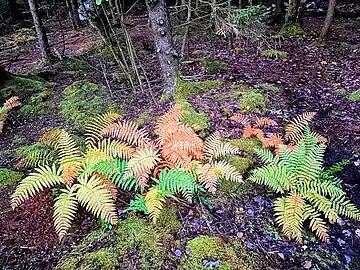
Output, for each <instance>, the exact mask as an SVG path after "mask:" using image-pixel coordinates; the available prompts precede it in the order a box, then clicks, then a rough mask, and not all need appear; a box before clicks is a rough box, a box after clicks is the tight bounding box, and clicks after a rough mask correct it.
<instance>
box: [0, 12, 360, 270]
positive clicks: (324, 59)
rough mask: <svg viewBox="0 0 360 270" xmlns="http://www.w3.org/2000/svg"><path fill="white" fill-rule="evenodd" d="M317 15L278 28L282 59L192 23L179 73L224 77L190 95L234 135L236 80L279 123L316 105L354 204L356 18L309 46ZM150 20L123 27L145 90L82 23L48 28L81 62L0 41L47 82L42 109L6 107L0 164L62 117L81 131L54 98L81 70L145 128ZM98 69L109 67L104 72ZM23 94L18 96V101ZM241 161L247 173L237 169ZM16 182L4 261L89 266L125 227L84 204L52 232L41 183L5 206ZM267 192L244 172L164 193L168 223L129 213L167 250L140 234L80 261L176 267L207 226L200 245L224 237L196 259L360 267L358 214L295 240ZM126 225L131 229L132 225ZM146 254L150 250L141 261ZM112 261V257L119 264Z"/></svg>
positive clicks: (30, 44) (331, 157)
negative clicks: (283, 34)
mask: <svg viewBox="0 0 360 270" xmlns="http://www.w3.org/2000/svg"><path fill="white" fill-rule="evenodd" d="M135 19H136V18H135ZM135 19H134V20H135ZM137 19H139V18H137ZM141 19H143V18H140V19H139V20H141ZM322 21H323V18H311V17H310V18H306V19H305V23H304V30H305V32H306V36H298V37H287V38H285V39H283V40H282V41H281V43H279V44H278V46H280V47H279V48H278V49H279V50H282V51H285V52H287V53H288V57H286V58H285V59H280V60H276V59H266V58H262V57H259V51H258V49H257V48H256V46H254V45H252V44H247V43H245V42H240V41H237V42H235V44H234V45H235V47H236V48H241V51H240V50H236V49H233V48H231V47H230V45H229V43H228V42H227V41H225V40H223V39H221V38H216V37H213V36H210V35H208V34H206V33H203V34H199V33H197V34H196V35H192V36H190V42H189V53H188V57H187V59H185V60H186V61H184V62H183V65H182V75H183V78H184V79H186V80H196V81H198V80H200V81H201V80H219V81H221V82H223V84H222V86H221V87H216V89H211V90H209V91H205V92H203V93H199V94H196V95H193V96H190V97H189V101H190V103H191V104H192V105H193V107H194V108H196V110H198V111H201V112H204V113H205V114H207V115H208V116H209V118H210V125H209V127H208V128H207V130H206V132H213V131H216V130H217V131H219V132H220V133H221V135H222V136H223V137H224V138H228V139H236V138H241V135H242V134H241V127H240V126H237V125H236V124H235V123H234V122H232V121H230V119H229V118H230V116H231V115H232V114H233V113H236V112H239V108H238V104H239V102H241V98H242V95H241V94H237V92H236V90H238V89H240V90H241V91H243V89H244V87H246V88H250V89H252V90H251V91H255V92H257V93H260V94H261V95H262V96H263V97H265V101H266V104H265V108H261V109H262V112H261V115H263V116H268V117H270V118H272V119H274V120H276V121H278V123H281V124H285V123H288V122H289V120H291V119H292V118H293V117H294V116H296V115H298V114H300V113H303V112H309V111H315V112H317V116H316V120H315V121H314V123H313V125H312V126H313V128H314V129H315V130H316V131H317V132H319V133H321V134H322V135H324V136H325V137H326V138H328V139H329V140H330V143H329V146H328V148H327V152H326V156H325V160H326V165H329V164H333V163H334V162H338V161H341V160H342V159H350V164H349V165H347V166H346V168H345V170H344V171H343V172H342V173H341V174H340V175H339V176H340V177H341V178H342V179H343V180H344V183H345V184H344V187H345V189H346V190H347V191H348V192H349V195H350V198H351V199H352V201H354V202H355V203H356V204H357V205H358V206H359V207H360V195H359V194H360V186H359V184H360V160H359V159H360V148H359V145H360V102H359V101H355V100H352V99H351V98H349V97H350V95H351V93H353V92H354V91H356V90H358V89H360V69H359V63H360V32H359V31H358V29H359V28H360V20H356V19H351V18H349V19H348V18H335V19H334V22H333V26H332V32H331V35H330V38H329V40H330V42H329V44H328V45H326V46H315V45H313V41H315V37H316V36H317V33H318V30H319V29H320V27H321V23H322ZM147 27H148V26H147V25H146V24H143V25H141V26H140V27H139V26H137V27H135V26H134V29H133V31H131V34H132V37H133V39H134V42H135V45H136V48H137V49H139V57H140V59H141V63H142V64H143V65H144V68H145V70H146V71H148V74H150V75H149V80H150V81H151V82H152V85H154V87H153V90H152V94H151V95H150V93H148V92H147V93H145V92H144V93H133V92H131V90H130V89H129V88H127V87H126V85H125V84H124V83H122V82H121V80H120V79H119V73H118V71H117V66H116V64H115V63H114V61H113V60H112V59H111V56H109V53H108V52H107V51H106V49H104V47H103V46H102V45H101V40H100V39H99V37H98V36H97V35H95V34H94V33H93V32H92V31H91V30H90V29H89V28H84V29H83V30H81V31H79V32H74V31H72V30H69V29H66V30H64V35H59V32H58V31H57V30H56V31H51V28H50V29H49V30H50V43H51V44H52V45H53V46H55V47H56V48H57V50H58V51H62V50H63V43H62V41H63V40H64V41H65V50H64V52H65V54H67V55H69V56H77V57H78V58H76V59H80V61H81V65H78V61H75V62H76V63H77V64H72V63H70V64H67V65H62V64H57V65H56V66H54V67H51V68H48V69H46V70H39V69H38V67H37V61H38V53H37V50H36V44H35V42H34V41H33V40H32V39H30V40H29V41H26V42H24V43H23V44H21V45H19V46H18V47H16V48H14V49H13V50H11V51H4V52H2V53H0V58H1V57H4V58H5V57H17V58H18V59H19V61H18V62H16V64H13V65H12V66H11V67H9V68H8V69H9V71H11V72H13V73H16V74H23V75H24V74H27V73H32V74H34V73H36V74H37V76H38V77H40V78H41V79H42V80H44V81H45V82H46V83H48V84H49V85H50V86H51V89H52V90H51V91H52V92H51V97H50V99H51V103H52V106H50V107H49V110H47V111H45V112H44V113H42V114H39V115H32V114H30V115H28V116H26V117H23V116H21V115H19V114H18V112H14V113H11V115H10V117H9V121H8V122H7V125H6V127H5V129H4V133H3V134H2V135H1V136H2V137H1V141H0V167H2V168H10V169H15V170H18V169H17V168H15V164H16V162H17V156H16V151H17V150H18V149H19V148H20V147H23V146H24V145H28V144H32V143H33V142H35V141H36V140H37V138H39V137H40V136H41V135H42V134H43V133H44V132H45V131H46V130H47V129H49V128H54V127H59V126H60V127H63V128H66V129H69V130H73V131H74V132H75V133H76V132H77V131H76V130H75V129H74V128H73V126H72V123H71V121H68V120H67V119H64V117H62V115H61V113H60V103H61V101H62V100H63V99H64V93H63V91H64V89H65V88H66V87H67V86H69V85H70V84H71V83H73V82H75V81H78V80H89V81H91V82H94V83H96V84H99V85H103V86H105V87H107V88H108V90H109V87H110V89H111V93H112V94H113V98H112V99H113V100H114V101H115V103H117V104H118V105H120V107H121V108H122V110H124V111H125V112H126V117H128V118H129V119H136V118H138V117H139V116H140V115H143V114H142V113H143V112H147V115H150V116H149V119H150V121H149V120H148V121H145V123H144V124H145V126H146V128H148V129H151V128H153V121H154V119H156V118H157V117H158V116H159V115H161V114H162V113H163V112H164V111H165V110H166V109H167V108H169V103H164V104H161V103H155V102H149V101H150V100H152V99H155V100H160V97H161V87H159V83H160V82H161V81H160V79H159V78H160V73H159V70H158V68H157V66H158V65H157V59H156V54H155V50H154V49H153V46H152V45H147V44H151V36H149V35H148V34H144V33H148V32H149V31H148V28H147ZM2 38H3V39H4V40H6V41H7V42H9V40H11V39H10V36H8V37H2ZM12 39H14V36H12ZM179 40H181V38H179ZM199 59H208V60H209V59H210V60H217V61H219V62H221V63H225V66H226V68H221V69H222V70H221V69H220V70H218V71H217V72H215V74H209V73H213V72H209V70H207V69H206V67H205V66H204V64H203V63H204V61H199ZM84 62H85V63H86V64H85V65H84ZM104 73H105V74H107V77H106V79H105V77H104ZM0 86H1V85H0ZM50 86H49V87H50ZM0 91H1V90H0ZM0 96H1V95H0ZM45 102H46V100H45ZM23 103H24V104H26V101H25V102H23ZM255 114H256V115H260V114H259V113H255ZM249 169H251V167H250V168H249ZM248 172H249V171H248V170H247V171H246V172H245V174H244V176H245V177H244V178H245V180H246V176H247V175H248ZM14 188H15V187H14V186H13V185H12V186H9V187H6V188H2V189H0V205H1V206H0V212H1V216H0V228H1V231H0V252H1V260H2V262H1V263H2V267H3V269H53V267H55V266H56V265H57V264H58V262H59V260H60V259H61V258H63V257H66V258H70V259H71V258H75V262H73V263H74V264H71V263H70V261H68V263H69V264H68V267H69V268H65V266H61V267H63V268H60V266H58V267H59V268H57V269H75V268H71V265H76V263H79V262H81V261H86V260H90V261H91V262H92V265H93V267H94V265H95V264H96V263H99V262H94V260H95V259H94V258H93V257H89V258H88V257H87V256H88V255H90V254H95V253H96V252H97V251H99V250H104V249H106V250H108V249H111V248H113V249H114V245H116V244H115V243H114V242H113V241H114V240H113V236H114V234H115V235H117V236H119V235H122V233H123V232H121V231H114V229H113V230H108V229H106V228H104V226H101V225H100V224H99V223H97V222H96V221H94V220H93V219H92V218H91V217H89V216H88V215H87V214H85V213H80V214H79V216H78V217H77V219H76V220H77V221H78V223H77V224H75V225H74V230H73V231H72V232H71V234H70V235H69V236H68V237H66V238H65V240H64V241H62V242H59V241H58V239H57V236H56V234H55V231H54V229H53V226H52V199H51V193H50V192H43V193H41V194H39V195H37V196H36V197H34V198H31V199H30V200H28V201H27V202H26V203H24V204H23V206H21V207H19V209H17V210H15V211H12V210H11V209H10V207H9V196H10V194H11V193H12V192H13V190H14ZM119 197H121V198H128V197H129V194H127V193H124V194H121V196H119ZM274 198H275V197H274V195H272V194H271V193H268V192H267V191H265V190H264V189H263V188H260V187H258V186H250V187H249V184H247V185H246V188H242V189H241V190H240V191H239V190H238V189H235V190H230V191H229V190H220V191H219V194H217V195H216V196H209V197H208V198H207V201H206V202H202V203H198V204H197V205H196V206H192V207H191V206H179V205H172V206H171V207H176V208H175V209H176V211H175V215H176V222H179V224H177V223H176V225H175V226H174V227H172V228H170V229H169V230H168V228H167V227H166V226H167V225H166V224H167V222H168V223H169V224H170V223H171V222H174V220H172V221H166V219H165V221H164V222H165V225H164V226H165V227H166V228H167V229H164V228H162V229H161V228H160V229H159V228H158V227H156V228H154V227H152V226H150V225H144V224H145V223H144V224H143V223H142V222H143V221H142V220H140V221H139V220H137V219H136V220H134V221H133V222H134V224H140V227H142V226H145V227H146V228H148V227H147V226H149V228H148V230H147V231H146V230H145V231H141V232H143V233H145V234H146V235H148V236H147V237H149V239H147V240H145V242H144V245H145V246H150V247H151V248H152V246H151V245H152V244H153V242H152V241H155V240H156V239H155V240H154V239H153V237H150V235H152V234H155V233H156V232H158V231H159V230H160V231H162V233H163V234H164V233H165V232H167V233H166V237H167V238H166V237H165V238H166V239H167V240H166V241H165V240H164V239H162V238H161V237H160V238H161V240H159V241H160V242H161V244H160V246H161V248H160V251H161V250H162V251H163V252H164V253H165V254H161V255H160V257H155V255H154V257H151V256H152V255H151V252H155V253H156V252H158V250H157V249H155V247H154V250H155V251H153V250H150V251H149V250H145V248H144V250H143V246H141V245H140V244H141V241H140V240H139V241H140V244H138V245H135V244H134V245H133V246H132V248H131V250H127V253H126V254H122V256H123V257H121V256H119V255H118V256H119V257H118V258H115V262H113V261H112V260H111V259H109V258H108V257H106V256H105V258H102V259H103V261H101V263H99V266H98V268H86V266H82V267H83V268H80V267H79V268H77V269H147V268H146V265H147V266H148V269H160V268H161V269H176V268H177V267H179V266H180V268H181V267H182V268H181V269H190V268H186V267H187V264H186V258H187V256H188V255H189V254H188V250H189V249H190V247H191V244H192V243H194V241H193V240H194V239H199V238H196V237H197V236H200V235H204V236H208V237H209V238H204V239H206V241H208V242H206V241H205V243H207V244H205V247H202V249H206V245H208V244H209V243H210V244H209V245H211V243H213V242H212V241H215V242H216V243H217V246H220V247H221V248H220V249H222V250H216V252H215V251H214V252H213V253H212V252H209V254H208V255H207V257H208V259H207V262H204V264H206V263H214V265H215V264H216V259H219V260H220V261H222V260H223V261H229V260H230V259H229V256H230V255H229V254H232V252H233V251H234V252H235V253H236V254H237V255H236V256H233V255H231V256H233V257H236V260H237V263H238V268H235V269H360V226H359V225H360V223H359V222H354V221H348V220H346V221H344V223H343V224H342V225H336V224H331V225H330V243H329V244H325V243H320V242H319V241H318V240H317V239H316V238H314V237H312V236H309V237H308V238H307V239H306V242H305V243H304V244H303V245H300V244H298V243H296V242H293V241H288V240H286V239H285V238H284V237H282V235H281V233H280V231H279V229H278V227H277V226H276V225H275V223H274V219H273V214H272V210H271V206H272V201H273V199H274ZM118 206H119V209H124V208H125V207H126V204H124V203H123V202H122V201H119V202H118ZM171 209H172V208H170V210H171ZM119 213H120V217H121V219H122V223H123V225H124V228H127V227H126V226H128V224H127V223H126V222H127V221H126V220H127V219H125V217H124V215H122V214H121V211H120V212H119ZM173 214H174V213H173ZM134 218H135V217H130V219H134ZM134 226H135V227H136V225H134ZM129 230H131V228H130V229H129ZM134 230H135V231H136V232H137V228H134ZM139 230H140V229H139ZM90 232H91V233H90ZM89 233H90V236H89ZM127 234H130V232H129V231H128V232H127ZM94 235H95V237H94ZM169 237H170V238H171V239H170V241H168V239H169ZM160 238H159V239H160ZM84 239H85V240H84ZM201 240H203V239H201ZM156 241H157V240H156ZM156 241H155V242H156ZM159 241H157V242H156V244H155V246H157V245H158V242H159ZM219 241H220V242H219ZM200 242H201V241H200ZM79 243H80V244H79ZM192 251H193V250H192ZM225 251H226V252H227V253H226V254H224V252H225ZM111 252H114V251H113V250H112V251H111ZM142 252H143V253H142ZM149 253H150V254H149ZM193 253H194V254H195V252H194V251H193ZM117 254H118V253H117ZM144 254H145V255H144ZM99 256H100V255H99ZM146 256H149V258H151V259H149V258H148V257H146ZM231 256H230V257H231ZM144 258H145V259H149V260H155V262H151V263H149V262H144V260H145V259H144ZM113 259H114V258H113ZM109 260H110V261H109ZM157 263H158V264H157ZM118 264H119V265H120V266H115V265H118ZM149 265H150V266H149ZM154 265H157V266H158V267H155V266H154ZM220 265H221V262H220ZM88 267H89V266H88ZM90 267H91V266H90ZM215 268H216V267H215ZM193 269H196V268H193ZM204 269H205V268H204ZM223 269H227V268H223Z"/></svg>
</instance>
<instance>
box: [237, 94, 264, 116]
mask: <svg viewBox="0 0 360 270" xmlns="http://www.w3.org/2000/svg"><path fill="white" fill-rule="evenodd" d="M266 103H267V98H266V97H265V96H263V95H262V94H261V93H259V92H255V91H248V92H244V93H243V94H242V95H241V101H240V103H239V104H238V107H239V109H240V110H241V111H242V112H254V113H262V112H264V111H265V109H266Z"/></svg>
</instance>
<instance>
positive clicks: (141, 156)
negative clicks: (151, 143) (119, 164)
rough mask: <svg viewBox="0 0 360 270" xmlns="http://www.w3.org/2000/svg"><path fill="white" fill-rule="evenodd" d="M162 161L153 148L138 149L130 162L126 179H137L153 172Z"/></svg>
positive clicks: (126, 171) (125, 175)
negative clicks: (141, 175)
mask: <svg viewBox="0 0 360 270" xmlns="http://www.w3.org/2000/svg"><path fill="white" fill-rule="evenodd" d="M159 161H160V157H159V154H158V152H157V151H156V150H154V149H152V148H145V149H138V150H137V151H136V152H135V153H134V155H133V156H132V158H131V159H130V160H129V162H128V164H127V167H126V169H125V172H124V178H125V179H126V178H131V177H136V176H137V175H140V174H142V173H143V172H147V171H151V170H152V169H153V168H155V166H156V164H157V163H158V162H159Z"/></svg>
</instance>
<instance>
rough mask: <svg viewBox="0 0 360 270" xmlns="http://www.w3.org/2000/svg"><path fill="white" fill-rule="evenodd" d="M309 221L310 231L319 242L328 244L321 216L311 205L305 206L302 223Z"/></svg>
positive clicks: (325, 228)
mask: <svg viewBox="0 0 360 270" xmlns="http://www.w3.org/2000/svg"><path fill="white" fill-rule="evenodd" d="M307 219H309V220H310V229H311V230H312V231H313V232H315V234H316V236H317V237H319V238H320V240H321V241H324V242H329V234H328V230H327V227H326V223H325V221H324V220H323V219H322V218H321V214H320V213H319V212H318V211H317V210H316V209H315V208H314V207H313V206H311V205H309V204H306V205H305V207H304V221H305V220H307Z"/></svg>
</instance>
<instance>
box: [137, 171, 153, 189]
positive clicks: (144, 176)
mask: <svg viewBox="0 0 360 270" xmlns="http://www.w3.org/2000/svg"><path fill="white" fill-rule="evenodd" d="M149 179H150V177H149V173H148V172H147V171H145V172H142V173H140V174H138V175H137V176H136V182H137V183H138V185H139V187H140V188H141V190H143V189H144V188H145V187H146V184H147V182H148V181H149Z"/></svg>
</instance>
